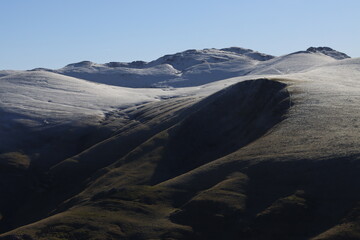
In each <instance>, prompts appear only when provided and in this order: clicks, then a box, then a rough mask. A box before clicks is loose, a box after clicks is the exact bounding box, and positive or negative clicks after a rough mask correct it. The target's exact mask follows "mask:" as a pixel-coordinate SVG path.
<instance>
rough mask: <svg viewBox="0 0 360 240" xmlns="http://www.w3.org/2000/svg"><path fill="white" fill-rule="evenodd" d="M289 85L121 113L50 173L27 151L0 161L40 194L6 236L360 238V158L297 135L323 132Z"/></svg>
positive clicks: (14, 215)
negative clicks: (37, 167) (34, 164)
mask: <svg viewBox="0 0 360 240" xmlns="http://www.w3.org/2000/svg"><path fill="white" fill-rule="evenodd" d="M284 82H286V83H287V84H288V85H285V83H282V82H279V81H273V80H266V79H259V80H254V81H245V82H240V83H237V84H235V85H233V86H231V87H229V88H227V89H224V90H222V91H220V92H218V93H215V94H214V95H211V96H210V97H207V98H205V99H194V98H179V99H170V100H167V101H162V102H159V103H152V104H146V105H142V106H138V107H136V108H133V109H127V110H122V111H119V112H115V113H112V114H111V115H109V116H108V118H107V119H106V120H105V121H104V122H102V123H101V124H102V125H101V126H100V127H99V128H98V129H97V130H96V131H92V132H91V134H88V135H86V136H85V137H84V139H86V141H88V142H87V144H86V145H87V146H89V147H87V148H85V149H81V150H80V151H75V152H76V153H75V154H73V155H71V156H70V157H64V159H61V160H56V161H55V160H54V162H53V164H52V166H49V167H47V169H46V171H42V172H40V173H41V177H39V174H40V173H38V172H36V171H34V170H32V169H31V164H30V167H29V164H28V163H29V161H30V160H29V158H28V157H27V156H26V155H24V154H22V153H19V152H18V153H7V154H5V155H0V164H7V165H9V166H11V167H15V168H16V169H17V170H16V171H15V172H14V174H15V175H14V176H17V177H18V176H21V179H20V180H17V181H12V182H17V183H18V184H17V185H16V184H14V185H13V188H14V189H35V190H36V191H25V192H24V196H22V197H23V198H24V199H26V200H23V201H20V202H19V203H18V204H16V205H13V206H14V208H13V209H14V211H8V212H6V211H5V212H4V210H6V208H5V207H4V206H12V205H11V204H10V203H9V200H7V202H3V203H2V205H1V206H3V208H1V209H0V224H2V225H1V226H2V231H3V232H4V233H3V234H1V235H0V239H4V240H6V239H23V240H30V239H40V240H45V239H46V240H52V239H53V240H60V239H76V240H78V239H80V240H81V239H94V240H95V239H129V240H130V239H131V240H136V239H139V240H140V239H249V240H250V239H260V240H261V239H316V240H319V239H324V240H325V239H329V240H330V239H359V234H360V219H359V211H360V210H359V209H360V207H359V206H360V205H359V203H360V193H359V191H358V186H359V184H360V176H359V174H358V172H359V169H360V159H359V158H360V154H356V153H354V151H349V152H347V153H346V154H342V153H343V152H342V151H340V150H338V149H336V148H334V147H333V152H328V151H325V150H324V149H327V148H325V146H323V145H321V144H322V143H324V139H330V140H329V141H328V142H329V144H330V145H331V144H332V142H331V138H330V137H329V136H330V135H327V136H319V135H314V136H310V135H306V134H307V132H306V131H305V130H301V131H299V126H300V125H297V124H295V123H299V122H302V124H303V125H304V128H307V129H308V130H309V131H310V130H311V131H312V133H317V132H318V131H320V129H319V127H322V126H321V124H318V122H316V121H315V120H314V121H313V118H314V119H315V117H314V116H313V113H312V112H311V111H310V112H309V113H308V112H307V109H308V105H307V104H308V103H307V102H305V101H304V97H303V96H304V91H302V88H301V87H299V84H302V83H296V82H295V81H292V80H284ZM306 94H310V93H306ZM314 102H315V101H312V102H311V103H310V104H311V107H312V108H313V109H314V108H315V107H316V104H314ZM319 106H320V104H319ZM336 111H340V110H339V108H336ZM300 113H301V114H300ZM321 114H323V115H321ZM322 116H323V117H324V118H328V116H327V115H326V111H323V113H322V112H320V111H319V114H318V115H317V116H316V117H317V119H319V118H321V117H322ZM338 117H339V116H338ZM339 118H340V117H339ZM306 121H308V122H306ZM317 121H319V120H317ZM336 124H337V122H336ZM303 125H301V126H303ZM102 129H103V130H102ZM346 129H347V128H346ZM329 134H330V133H329ZM334 134H335V133H334ZM80 135H81V134H80ZM76 136H79V135H76ZM331 136H333V135H331ZM349 136H350V135H349ZM305 137H306V138H305ZM321 138H323V139H321ZM318 139H321V141H320V140H319V142H320V143H321V144H320V143H319V144H317V141H318ZM346 143H349V144H350V141H349V140H347V142H346ZM309 146H310V147H309ZM351 147H352V145H351ZM349 149H352V148H350V147H349ZM329 151H330V150H329ZM38 164H40V163H38ZM44 168H46V167H44ZM21 171H22V172H21ZM20 172H21V174H20V175H19V173H20ZM24 172H25V173H26V174H24ZM1 176H4V177H6V179H11V178H9V176H8V175H6V176H5V175H1ZM24 176H26V178H25V179H23V178H24ZM35 176H36V177H35ZM34 178H35V179H34ZM13 179H14V178H13ZM27 179H32V180H31V181H30V183H31V185H32V186H31V187H29V186H23V184H24V182H27V181H28V180H27ZM1 189H4V188H1ZM9 196H10V195H9ZM4 199H7V198H4ZM8 199H11V198H8ZM15 206H16V208H15ZM15 209H16V211H15Z"/></svg>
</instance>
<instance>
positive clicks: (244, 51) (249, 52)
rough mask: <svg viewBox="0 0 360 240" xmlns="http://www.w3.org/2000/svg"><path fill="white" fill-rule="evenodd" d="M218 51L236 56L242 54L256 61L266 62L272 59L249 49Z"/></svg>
mask: <svg viewBox="0 0 360 240" xmlns="http://www.w3.org/2000/svg"><path fill="white" fill-rule="evenodd" d="M220 50H221V51H226V52H232V53H236V54H242V55H245V56H248V57H250V58H252V59H255V60H258V61H266V60H270V59H273V58H274V56H272V55H268V54H265V53H260V52H257V51H254V50H251V49H246V48H240V47H229V48H222V49H220Z"/></svg>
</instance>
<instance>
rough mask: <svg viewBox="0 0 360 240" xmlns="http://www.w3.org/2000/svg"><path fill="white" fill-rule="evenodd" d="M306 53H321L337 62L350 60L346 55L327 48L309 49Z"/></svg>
mask: <svg viewBox="0 0 360 240" xmlns="http://www.w3.org/2000/svg"><path fill="white" fill-rule="evenodd" d="M306 52H310V53H322V54H325V55H327V56H329V57H332V58H335V59H337V60H342V59H346V58H350V57H349V56H348V55H346V54H345V53H342V52H339V51H336V50H334V49H332V48H329V47H309V48H308V49H307V50H306Z"/></svg>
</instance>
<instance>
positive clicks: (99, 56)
mask: <svg viewBox="0 0 360 240" xmlns="http://www.w3.org/2000/svg"><path fill="white" fill-rule="evenodd" d="M0 10H1V13H0V33H1V35H0V69H32V68H35V67H47V68H60V67H63V66H64V65H66V64H68V63H73V62H78V61H82V60H90V61H93V62H97V63H105V62H109V61H123V62H127V61H134V60H145V61H150V60H154V59H156V58H158V57H160V56H163V55H165V54H171V53H175V52H179V51H183V50H187V49H203V48H212V47H214V48H223V47H230V46H238V47H244V48H250V49H253V50H256V51H260V52H265V53H268V54H273V55H283V54H287V53H290V52H294V51H298V50H305V49H306V48H307V47H309V46H329V47H332V48H335V49H336V50H339V51H342V52H345V53H347V54H348V55H350V56H352V57H360V44H359V43H360V14H359V11H360V1H358V0H336V1H335V0H251V1H250V0H217V1H215V0H181V1H176V0H1V1H0Z"/></svg>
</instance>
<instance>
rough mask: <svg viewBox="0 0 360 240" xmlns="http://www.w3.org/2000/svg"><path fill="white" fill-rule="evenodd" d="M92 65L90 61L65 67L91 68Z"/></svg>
mask: <svg viewBox="0 0 360 240" xmlns="http://www.w3.org/2000/svg"><path fill="white" fill-rule="evenodd" d="M92 64H94V63H93V62H91V61H82V62H78V63H71V64H68V65H66V67H91V65H92Z"/></svg>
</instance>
